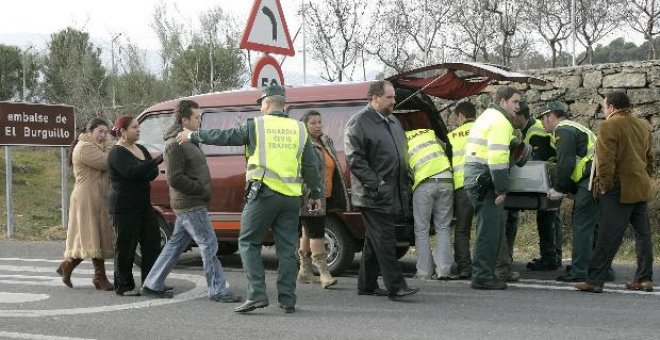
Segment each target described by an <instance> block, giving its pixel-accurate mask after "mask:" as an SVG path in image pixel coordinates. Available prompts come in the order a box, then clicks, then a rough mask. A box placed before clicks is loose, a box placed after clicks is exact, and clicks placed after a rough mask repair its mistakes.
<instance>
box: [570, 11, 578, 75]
mask: <svg viewBox="0 0 660 340" xmlns="http://www.w3.org/2000/svg"><path fill="white" fill-rule="evenodd" d="M575 14H576V13H575V0H571V27H572V28H573V38H572V39H571V41H572V44H573V56H572V58H571V59H572V64H573V66H575V38H576V36H577V32H576V31H575Z"/></svg>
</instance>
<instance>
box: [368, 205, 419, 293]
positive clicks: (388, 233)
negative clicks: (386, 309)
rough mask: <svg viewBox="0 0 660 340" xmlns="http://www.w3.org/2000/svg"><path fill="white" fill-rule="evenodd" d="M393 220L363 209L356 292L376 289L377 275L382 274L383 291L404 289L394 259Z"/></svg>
mask: <svg viewBox="0 0 660 340" xmlns="http://www.w3.org/2000/svg"><path fill="white" fill-rule="evenodd" d="M394 219H395V218H394V216H393V215H391V214H387V213H383V211H382V210H376V209H362V221H364V227H365V230H366V232H365V238H364V248H363V249H362V261H360V273H359V276H358V290H359V291H372V290H375V289H376V288H378V275H379V273H382V275H383V282H385V287H386V288H387V290H388V291H390V292H396V291H398V290H400V289H404V288H407V287H408V286H407V285H406V281H405V280H404V278H403V275H402V272H401V265H400V264H399V261H398V260H397V258H396V231H395V226H394Z"/></svg>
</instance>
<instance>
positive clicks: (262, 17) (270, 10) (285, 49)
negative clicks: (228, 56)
mask: <svg viewBox="0 0 660 340" xmlns="http://www.w3.org/2000/svg"><path fill="white" fill-rule="evenodd" d="M240 47H241V48H244V49H248V50H253V51H261V52H266V53H274V54H284V55H288V56H293V55H294V54H296V51H295V50H294V49H293V43H292V42H291V37H290V36H289V28H288V27H287V26H286V20H284V14H283V13H282V6H281V5H280V0H255V1H254V5H252V12H250V17H249V18H248V22H247V26H246V27H245V32H243V38H242V39H241V45H240Z"/></svg>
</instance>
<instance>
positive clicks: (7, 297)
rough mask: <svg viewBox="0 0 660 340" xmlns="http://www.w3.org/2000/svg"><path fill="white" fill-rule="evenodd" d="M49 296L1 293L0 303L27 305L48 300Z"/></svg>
mask: <svg viewBox="0 0 660 340" xmlns="http://www.w3.org/2000/svg"><path fill="white" fill-rule="evenodd" d="M48 298H49V296H48V294H31V293H7V292H0V303H25V302H35V301H41V300H46V299H48Z"/></svg>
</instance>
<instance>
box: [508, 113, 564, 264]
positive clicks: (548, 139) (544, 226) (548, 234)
mask: <svg viewBox="0 0 660 340" xmlns="http://www.w3.org/2000/svg"><path fill="white" fill-rule="evenodd" d="M513 123H514V126H520V127H521V128H520V132H522V135H523V141H524V142H525V143H527V144H529V145H531V147H532V160H534V161H544V162H553V163H554V162H556V160H557V152H556V150H555V145H554V142H553V140H552V135H551V134H550V133H548V132H546V131H545V129H544V128H543V123H541V121H540V120H537V119H534V117H531V115H530V112H529V106H528V105H527V103H526V102H525V101H521V102H520V111H518V112H517V113H516V114H515V115H514V116H513ZM536 225H537V230H538V233H539V254H540V255H541V256H540V258H538V259H533V260H532V261H530V262H529V263H527V269H529V270H531V271H550V270H556V269H557V267H559V266H561V246H562V244H561V220H560V219H559V211H558V210H539V211H537V212H536Z"/></svg>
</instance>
